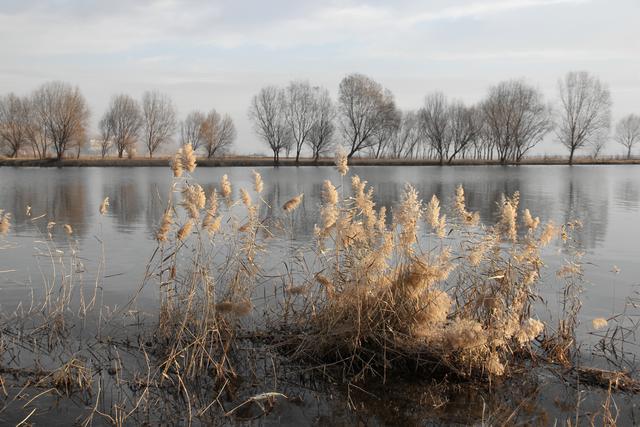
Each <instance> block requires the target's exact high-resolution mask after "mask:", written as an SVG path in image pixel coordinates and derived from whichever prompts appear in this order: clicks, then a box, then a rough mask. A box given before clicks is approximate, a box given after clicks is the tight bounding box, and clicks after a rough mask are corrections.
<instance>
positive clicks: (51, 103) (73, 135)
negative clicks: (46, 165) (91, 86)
mask: <svg viewBox="0 0 640 427" xmlns="http://www.w3.org/2000/svg"><path fill="white" fill-rule="evenodd" d="M32 102H33V104H32V107H33V108H34V112H35V114H36V120H37V121H38V123H39V125H40V126H41V128H42V129H43V130H44V134H45V136H46V138H48V139H49V140H50V141H51V144H52V145H53V147H54V149H55V151H56V157H57V159H58V160H60V159H62V157H63V156H64V153H65V151H66V150H67V146H68V144H69V142H71V141H73V140H74V139H77V138H79V135H81V134H84V132H85V131H86V129H87V127H88V121H89V108H88V107H87V103H86V101H85V99H84V97H83V96H82V94H81V93H80V90H79V89H78V88H77V87H72V86H70V85H69V84H66V83H62V82H49V83H45V84H43V85H42V86H40V87H39V88H38V89H37V90H36V91H35V92H34V94H33V101H32Z"/></svg>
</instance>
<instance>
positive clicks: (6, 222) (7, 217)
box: [0, 209, 11, 235]
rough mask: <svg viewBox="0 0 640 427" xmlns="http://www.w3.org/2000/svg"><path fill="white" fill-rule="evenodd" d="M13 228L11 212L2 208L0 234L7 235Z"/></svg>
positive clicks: (0, 210)
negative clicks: (5, 211)
mask: <svg viewBox="0 0 640 427" xmlns="http://www.w3.org/2000/svg"><path fill="white" fill-rule="evenodd" d="M10 228H11V214H9V213H4V211H3V210H2V209H0V234H1V235H6V234H7V233H8V232H9V229H10Z"/></svg>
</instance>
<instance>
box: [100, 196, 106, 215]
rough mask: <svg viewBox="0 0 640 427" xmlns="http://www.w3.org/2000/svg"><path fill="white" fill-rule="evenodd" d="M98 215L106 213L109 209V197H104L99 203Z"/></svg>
mask: <svg viewBox="0 0 640 427" xmlns="http://www.w3.org/2000/svg"><path fill="white" fill-rule="evenodd" d="M98 211H99V212H100V215H106V214H107V212H108V211H109V198H108V197H105V198H104V200H103V201H102V203H100V209H99V210H98Z"/></svg>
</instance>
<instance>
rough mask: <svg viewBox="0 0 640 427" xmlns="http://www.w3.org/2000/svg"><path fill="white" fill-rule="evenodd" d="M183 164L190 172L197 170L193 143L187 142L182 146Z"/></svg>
mask: <svg viewBox="0 0 640 427" xmlns="http://www.w3.org/2000/svg"><path fill="white" fill-rule="evenodd" d="M182 166H183V167H184V168H185V169H186V170H188V171H189V173H191V172H193V171H194V170H196V153H195V152H194V151H193V147H192V146H191V144H185V145H184V147H183V148H182Z"/></svg>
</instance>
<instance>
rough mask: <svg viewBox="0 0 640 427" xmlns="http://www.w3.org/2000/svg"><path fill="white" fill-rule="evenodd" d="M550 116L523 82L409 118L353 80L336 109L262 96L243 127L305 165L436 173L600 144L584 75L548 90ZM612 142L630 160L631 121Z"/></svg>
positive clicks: (639, 124) (311, 98)
mask: <svg viewBox="0 0 640 427" xmlns="http://www.w3.org/2000/svg"><path fill="white" fill-rule="evenodd" d="M558 98H559V102H557V103H558V104H559V107H556V108H554V107H553V106H552V105H551V104H550V103H548V102H545V100H544V97H543V95H542V93H541V91H540V90H538V89H537V88H536V87H534V86H532V85H530V84H528V83H527V82H526V81H524V80H508V81H503V82H500V83H498V84H496V85H494V86H492V87H490V88H489V91H488V94H487V95H486V97H485V98H484V99H483V100H482V101H480V102H479V103H477V104H475V105H470V106H468V105H465V104H464V103H463V102H462V101H457V100H449V99H447V97H446V96H445V95H444V94H442V93H440V92H435V93H432V94H429V95H427V96H426V97H425V102H424V105H423V106H422V107H421V108H419V109H418V110H416V111H401V110H399V109H398V108H397V107H396V104H395V101H394V97H393V94H392V93H391V92H390V91H389V90H388V89H386V88H384V87H383V86H382V85H381V84H379V83H378V82H376V81H374V80H372V79H371V78H369V77H367V76H364V75H362V74H351V75H348V76H346V77H345V78H344V79H343V80H342V81H341V82H340V85H339V88H338V100H337V105H336V107H333V106H332V102H331V99H330V97H329V95H328V92H327V90H326V89H323V88H317V87H311V86H310V85H309V83H306V82H292V83H290V84H289V85H288V86H287V87H286V88H278V87H275V86H269V87H265V88H263V89H261V90H260V92H259V93H258V94H257V95H255V96H254V97H253V99H252V103H251V107H250V109H249V118H250V119H251V120H252V122H253V124H254V128H255V131H256V133H257V134H258V136H259V137H260V138H261V139H262V140H263V141H264V142H265V143H266V144H268V146H269V147H270V149H271V150H272V151H273V158H274V162H275V163H277V162H278V160H279V158H280V154H281V153H282V152H284V153H286V154H287V155H288V154H289V152H290V151H291V150H294V149H295V158H296V162H298V161H299V158H300V152H301V149H302V147H303V146H304V145H305V144H306V145H308V146H309V148H311V150H312V155H313V158H314V159H316V160H317V158H318V156H319V155H321V154H322V153H323V152H326V151H327V150H329V149H330V148H331V146H332V145H333V144H340V145H343V146H344V147H345V148H346V150H347V153H348V156H349V157H352V156H354V155H361V156H369V157H375V158H379V157H388V158H424V159H432V160H436V161H438V162H439V163H441V164H443V163H445V162H447V163H451V162H453V161H454V160H455V159H457V158H473V159H488V160H496V161H499V162H500V163H510V162H516V163H517V162H520V161H521V160H522V159H523V157H524V156H525V155H527V153H529V152H530V151H531V149H532V148H533V147H535V146H536V145H538V144H539V143H540V142H541V141H542V140H543V139H545V138H546V137H547V136H549V135H550V134H552V135H553V136H555V139H556V140H557V141H558V142H559V143H561V144H562V145H564V146H565V147H566V148H567V149H568V151H569V162H570V163H572V162H573V160H574V155H575V153H576V151H577V150H581V149H585V148H588V147H591V149H592V155H593V156H597V155H598V154H599V153H600V151H601V150H602V147H603V144H604V143H605V142H606V140H607V139H608V138H609V133H610V126H611V94H610V92H609V90H608V88H607V87H606V85H604V84H603V83H601V82H600V81H599V80H598V79H597V78H596V77H594V76H591V75H589V74H588V73H586V72H571V73H568V74H567V75H566V77H565V78H564V79H561V80H560V81H559V83H558ZM614 139H615V140H616V141H618V142H619V143H620V144H622V145H624V146H625V147H626V148H627V156H628V157H630V156H631V150H632V147H633V146H634V145H636V144H637V143H638V141H640V118H639V117H638V116H635V115H631V116H628V117H625V118H624V119H622V120H621V121H620V123H619V124H618V126H617V127H616V132H615V135H614Z"/></svg>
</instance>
